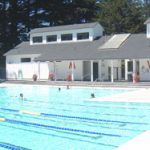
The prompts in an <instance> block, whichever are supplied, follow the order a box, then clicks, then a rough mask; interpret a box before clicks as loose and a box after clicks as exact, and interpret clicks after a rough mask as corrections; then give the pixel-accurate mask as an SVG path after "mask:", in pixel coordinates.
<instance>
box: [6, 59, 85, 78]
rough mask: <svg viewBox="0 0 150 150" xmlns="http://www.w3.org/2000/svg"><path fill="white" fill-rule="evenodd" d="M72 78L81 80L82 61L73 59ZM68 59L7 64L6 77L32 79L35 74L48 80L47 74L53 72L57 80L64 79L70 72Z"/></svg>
mask: <svg viewBox="0 0 150 150" xmlns="http://www.w3.org/2000/svg"><path fill="white" fill-rule="evenodd" d="M74 63H75V69H74V79H75V80H81V78H82V69H83V65H82V61H74ZM69 64H70V61H62V62H56V63H55V67H56V68H55V70H54V63H53V62H31V63H14V64H7V65H6V71H7V79H14V80H22V79H30V80H32V76H33V74H37V76H38V79H40V80H48V75H49V72H50V73H53V74H54V73H55V71H56V79H57V80H66V79H67V76H68V75H69V74H71V69H69Z"/></svg>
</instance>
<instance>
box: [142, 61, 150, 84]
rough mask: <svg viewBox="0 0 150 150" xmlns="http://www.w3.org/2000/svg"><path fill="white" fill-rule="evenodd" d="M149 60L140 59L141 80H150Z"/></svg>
mask: <svg viewBox="0 0 150 150" xmlns="http://www.w3.org/2000/svg"><path fill="white" fill-rule="evenodd" d="M148 61H149V63H150V59H142V60H140V80H141V81H150V66H149V65H148Z"/></svg>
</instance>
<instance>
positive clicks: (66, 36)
mask: <svg viewBox="0 0 150 150" xmlns="http://www.w3.org/2000/svg"><path fill="white" fill-rule="evenodd" d="M61 41H72V34H62V35H61Z"/></svg>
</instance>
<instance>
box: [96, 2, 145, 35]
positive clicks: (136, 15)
mask: <svg viewBox="0 0 150 150" xmlns="http://www.w3.org/2000/svg"><path fill="white" fill-rule="evenodd" d="M98 7H99V11H98V14H97V18H96V19H97V20H99V22H100V23H101V24H102V25H103V26H104V28H105V31H106V33H108V34H111V33H126V32H130V33H137V32H142V31H143V30H144V25H143V19H142V11H141V8H142V6H141V3H139V2H137V1H136V2H135V1H132V0H105V1H103V2H101V3H99V4H98Z"/></svg>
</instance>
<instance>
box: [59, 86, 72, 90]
mask: <svg viewBox="0 0 150 150" xmlns="http://www.w3.org/2000/svg"><path fill="white" fill-rule="evenodd" d="M66 89H70V87H69V85H67V87H66ZM58 91H61V88H60V87H59V88H58Z"/></svg>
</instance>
